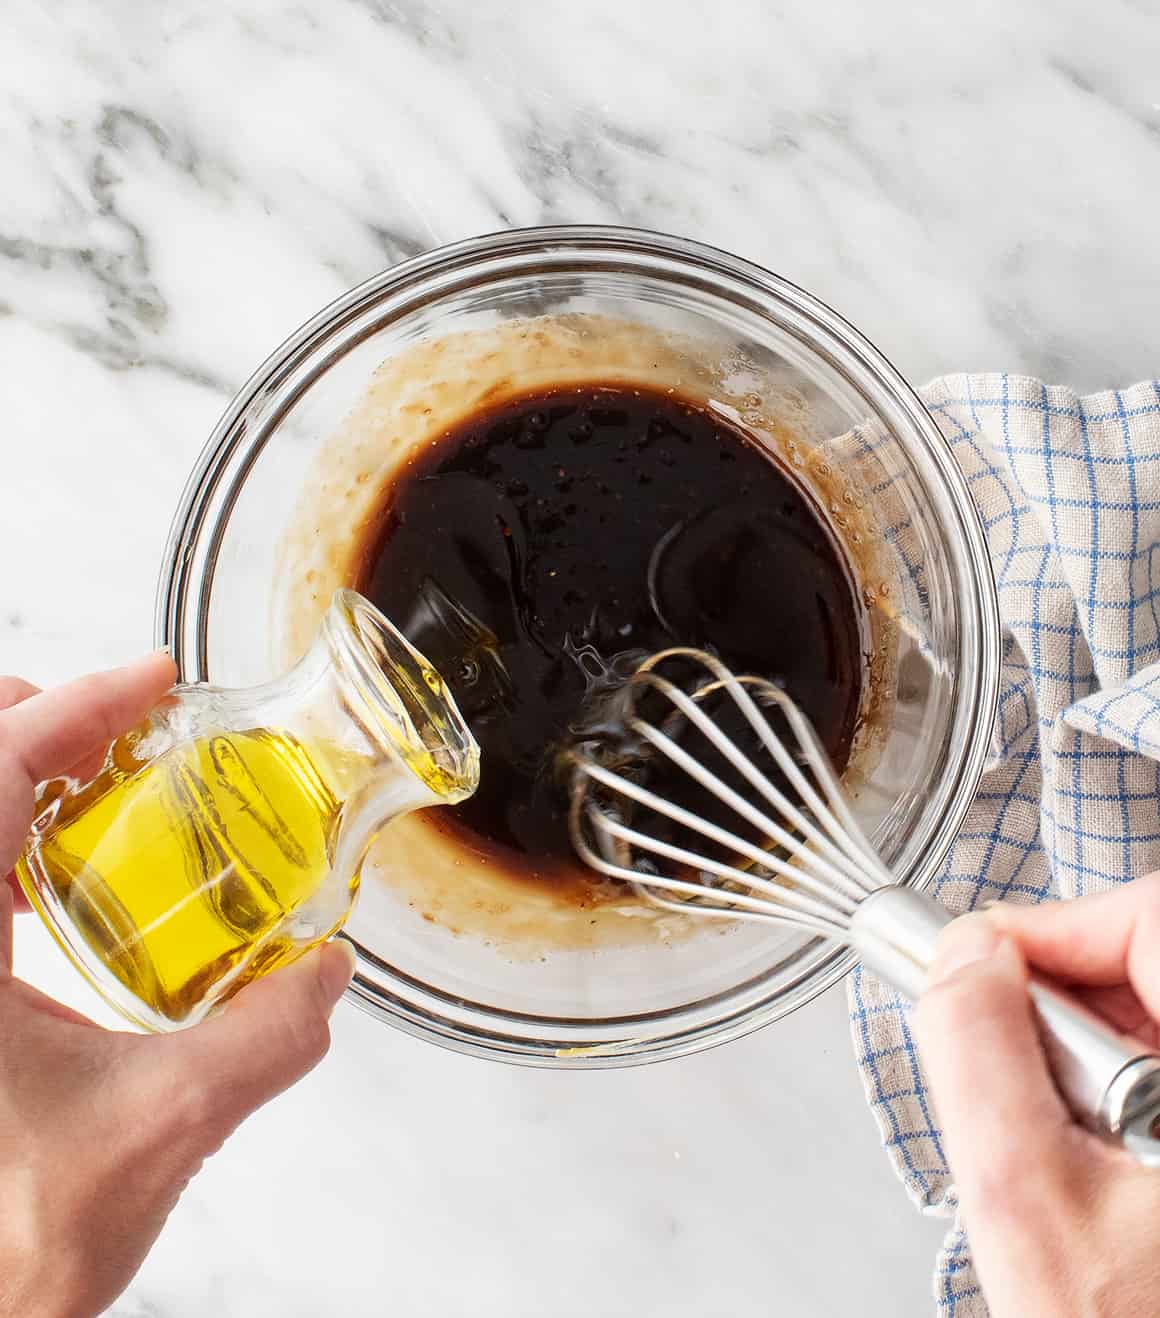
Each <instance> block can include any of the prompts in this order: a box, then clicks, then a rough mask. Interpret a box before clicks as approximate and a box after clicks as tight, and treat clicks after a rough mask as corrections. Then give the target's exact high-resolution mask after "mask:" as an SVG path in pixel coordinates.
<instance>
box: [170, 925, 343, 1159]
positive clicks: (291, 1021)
mask: <svg viewBox="0 0 1160 1318" xmlns="http://www.w3.org/2000/svg"><path fill="white" fill-rule="evenodd" d="M353 971H354V949H353V948H352V947H351V945H350V944H349V943H348V942H346V941H345V940H336V941H334V942H330V943H326V944H324V945H323V946H322V947H320V948H316V949H315V950H314V951H313V952H310V953H308V954H307V955H306V956H304V957H301V958H300V959H299V960H298V961H295V962H294V963H293V964H292V965H289V966H286V967H284V968H283V969H281V970H277V971H274V972H273V973H272V974H270V975H267V976H265V977H264V978H262V979H259V980H256V981H255V982H254V983H253V984H250V985H248V986H247V987H246V988H244V989H243V990H242V991H241V992H240V993H239V994H238V996H237V997H236V998H234V1000H233V1001H232V1002H231V1003H230V1004H229V1006H228V1007H227V1008H226V1010H225V1011H223V1012H222V1013H221V1015H219V1016H215V1017H214V1018H213V1019H211V1020H208V1021H206V1022H205V1023H204V1024H203V1025H199V1026H196V1027H195V1028H194V1029H191V1030H186V1031H184V1032H183V1033H180V1034H174V1035H170V1036H168V1037H167V1038H166V1039H164V1040H160V1041H158V1043H160V1044H161V1045H163V1046H166V1047H167V1049H168V1053H169V1056H168V1057H167V1058H165V1059H163V1066H162V1067H161V1068H160V1069H158V1068H157V1066H156V1060H157V1059H156V1056H154V1057H153V1058H151V1059H149V1060H150V1064H151V1068H152V1073H153V1074H155V1075H159V1076H160V1077H161V1078H162V1081H163V1083H164V1085H165V1086H166V1088H167V1090H168V1091H169V1095H170V1096H171V1098H172V1099H174V1100H175V1101H173V1102H172V1108H173V1110H174V1112H175V1113H176V1114H177V1119H178V1121H179V1123H185V1124H188V1123H189V1122H190V1121H191V1120H192V1123H193V1124H194V1125H195V1126H196V1127H197V1131H196V1132H195V1133H196V1134H197V1135H198V1136H199V1137H200V1138H202V1139H203V1140H204V1142H205V1145H206V1152H208V1151H210V1150H212V1149H215V1148H217V1147H218V1145H220V1144H221V1142H222V1141H223V1140H225V1139H226V1138H227V1137H228V1136H229V1135H230V1134H231V1133H232V1132H233V1130H234V1129H235V1127H236V1126H237V1125H238V1124H239V1123H240V1122H241V1121H242V1120H244V1119H245V1118H246V1117H247V1116H249V1115H250V1113H251V1112H253V1111H254V1110H255V1109H256V1108H259V1107H261V1106H262V1104H263V1103H267V1102H269V1101H270V1099H272V1098H274V1097H275V1096H276V1095H278V1094H280V1093H281V1092H282V1091H283V1090H284V1089H287V1088H289V1086H290V1085H292V1084H293V1083H294V1082H295V1081H296V1080H299V1079H301V1078H302V1076H304V1075H305V1074H306V1073H307V1072H308V1071H310V1070H312V1069H313V1068H314V1067H315V1066H317V1064H318V1063H319V1062H320V1061H321V1060H322V1058H323V1057H324V1056H325V1055H326V1051H327V1048H328V1047H329V1046H330V1027H329V1021H330V1014H331V1012H332V1011H333V1010H334V1007H335V1004H336V1003H337V1002H338V1000H339V998H341V997H342V995H343V993H344V992H345V990H346V987H347V985H348V984H349V983H350V979H351V975H352V974H353ZM149 1051H152V1052H153V1053H154V1054H156V1052H157V1049H156V1048H154V1049H152V1050H149Z"/></svg>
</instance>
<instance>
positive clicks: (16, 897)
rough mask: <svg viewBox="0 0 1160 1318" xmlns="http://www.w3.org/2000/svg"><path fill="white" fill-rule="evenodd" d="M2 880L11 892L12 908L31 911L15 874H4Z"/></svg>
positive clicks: (0, 831) (30, 905)
mask: <svg viewBox="0 0 1160 1318" xmlns="http://www.w3.org/2000/svg"><path fill="white" fill-rule="evenodd" d="M2 831H3V830H0V833H2ZM4 882H5V884H6V885H7V887H8V890H9V891H10V892H11V893H12V906H13V909H14V910H16V911H19V912H20V913H21V914H23V913H24V912H25V911H31V910H32V904H31V903H30V902H29V900H28V898H27V897H25V895H24V889H23V888H22V887H21V886H20V880H19V879H18V878H17V877H16V875H15V874H6V875H5V876H4Z"/></svg>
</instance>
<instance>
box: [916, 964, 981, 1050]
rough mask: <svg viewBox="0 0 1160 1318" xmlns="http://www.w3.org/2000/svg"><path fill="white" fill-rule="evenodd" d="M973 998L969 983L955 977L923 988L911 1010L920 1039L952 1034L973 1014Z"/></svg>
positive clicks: (974, 1004) (974, 998)
mask: <svg viewBox="0 0 1160 1318" xmlns="http://www.w3.org/2000/svg"><path fill="white" fill-rule="evenodd" d="M976 1005H977V998H976V996H975V994H974V993H973V992H972V990H971V986H970V985H968V984H965V983H963V982H962V979H961V978H960V977H958V976H956V977H955V978H953V979H949V980H944V981H943V982H942V983H941V984H935V985H934V986H933V987H932V988H929V989H927V990H926V992H925V993H924V994H923V995H922V997H921V998H919V1000H918V1004H917V1005H916V1007H915V1009H914V1024H915V1030H916V1032H917V1033H918V1035H919V1038H920V1041H921V1040H923V1039H925V1040H930V1039H932V1038H935V1037H937V1038H940V1039H942V1038H944V1037H946V1036H948V1035H949V1036H951V1037H954V1035H955V1034H956V1033H957V1031H958V1030H959V1029H960V1028H961V1027H963V1026H965V1025H966V1024H967V1023H968V1022H969V1021H970V1020H971V1019H972V1018H973V1017H974V1015H975V1009H976Z"/></svg>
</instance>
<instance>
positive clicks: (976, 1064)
mask: <svg viewBox="0 0 1160 1318" xmlns="http://www.w3.org/2000/svg"><path fill="white" fill-rule="evenodd" d="M914 1029H915V1035H916V1038H917V1040H918V1046H919V1052H920V1054H921V1056H922V1060H923V1064H924V1066H925V1069H926V1073H927V1077H928V1079H929V1081H930V1086H931V1091H932V1093H933V1095H934V1102H935V1108H936V1110H937V1112H938V1115H939V1119H940V1121H941V1124H942V1129H943V1138H944V1140H945V1143H946V1152H947V1155H948V1157H949V1159H950V1163H951V1167H952V1169H953V1171H954V1174H955V1178H956V1181H957V1182H958V1185H959V1190H960V1194H961V1195H962V1196H963V1201H964V1203H968V1202H969V1203H971V1204H972V1205H974V1206H975V1211H976V1212H977V1211H978V1206H979V1204H980V1203H983V1204H984V1205H985V1211H986V1212H988V1213H991V1212H994V1213H996V1214H998V1215H1000V1216H1004V1217H1005V1216H1006V1215H1007V1214H1008V1213H1009V1212H1010V1210H1011V1209H1012V1208H1013V1207H1016V1205H1015V1202H1014V1201H1015V1198H1016V1190H1015V1185H1014V1184H1012V1185H1007V1182H1008V1181H1011V1182H1013V1183H1017V1185H1018V1186H1019V1187H1021V1189H1020V1192H1019V1198H1020V1201H1021V1202H1020V1205H1018V1206H1021V1207H1025V1206H1026V1205H1025V1203H1024V1202H1022V1201H1023V1200H1024V1199H1025V1197H1026V1196H1025V1195H1023V1193H1022V1192H1023V1191H1028V1192H1030V1193H1031V1194H1038V1195H1044V1194H1049V1193H1053V1192H1054V1189H1056V1188H1058V1186H1054V1185H1053V1182H1054V1181H1055V1180H1057V1179H1058V1178H1061V1177H1062V1169H1061V1165H1060V1162H1059V1157H1058V1154H1059V1150H1060V1148H1061V1147H1063V1146H1064V1145H1065V1144H1066V1143H1067V1142H1068V1141H1067V1139H1066V1134H1067V1133H1068V1129H1069V1126H1070V1119H1069V1117H1068V1114H1067V1111H1066V1109H1065V1108H1064V1105H1063V1102H1062V1100H1061V1099H1060V1098H1059V1096H1058V1094H1057V1093H1056V1091H1055V1087H1054V1085H1053V1084H1052V1081H1051V1076H1050V1074H1049V1072H1048V1069H1047V1061H1046V1059H1045V1057H1044V1054H1043V1049H1042V1046H1041V1045H1040V1042H1039V1034H1038V1030H1037V1028H1036V1023H1035V1018H1034V1014H1033V1009H1032V1006H1031V999H1030V998H1029V996H1028V993H1027V969H1026V964H1025V963H1024V961H1023V959H1022V957H1021V956H1020V954H1019V949H1018V947H1017V946H1016V944H1015V943H1014V941H1013V940H1012V939H1010V938H1007V937H1004V936H1003V935H1002V934H1001V933H1000V932H999V931H998V930H997V929H996V928H995V927H994V925H993V924H991V923H990V922H989V920H988V916H986V915H982V914H976V915H969V916H964V917H963V918H961V919H959V920H955V921H954V922H953V923H952V924H951V925H949V926H948V928H947V929H946V930H945V932H944V933H943V935H942V937H941V939H940V940H939V949H938V956H937V958H936V961H935V964H934V968H933V969H932V971H931V975H930V981H929V987H928V988H927V990H926V992H925V993H924V994H923V995H922V998H921V999H920V1001H919V1003H918V1006H917V1008H916V1010H915V1017H914ZM1005 1194H1006V1195H1007V1200H1006V1201H1004V1195H1005ZM996 1197H997V1198H998V1199H999V1200H1000V1201H1001V1202H999V1203H993V1202H992V1200H993V1199H995V1198H996Z"/></svg>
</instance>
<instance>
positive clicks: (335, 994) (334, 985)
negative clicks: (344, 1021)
mask: <svg viewBox="0 0 1160 1318" xmlns="http://www.w3.org/2000/svg"><path fill="white" fill-rule="evenodd" d="M354 963H355V952H354V948H353V947H352V946H351V944H350V943H348V942H347V940H346V939H345V938H335V939H332V940H331V941H330V942H329V943H324V944H323V946H322V948H321V950H320V952H319V956H318V982H319V984H321V986H322V996H323V998H324V999H325V1000H326V1001H327V1002H328V1003H329V1004H330V1010H331V1011H333V1010H334V1008H335V1006H336V1005H337V1003H338V1000H339V998H341V997H342V995H343V994H344V993H345V992H346V990H347V988H348V986H349V985H350V981H351V977H352V976H353V975H354Z"/></svg>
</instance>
